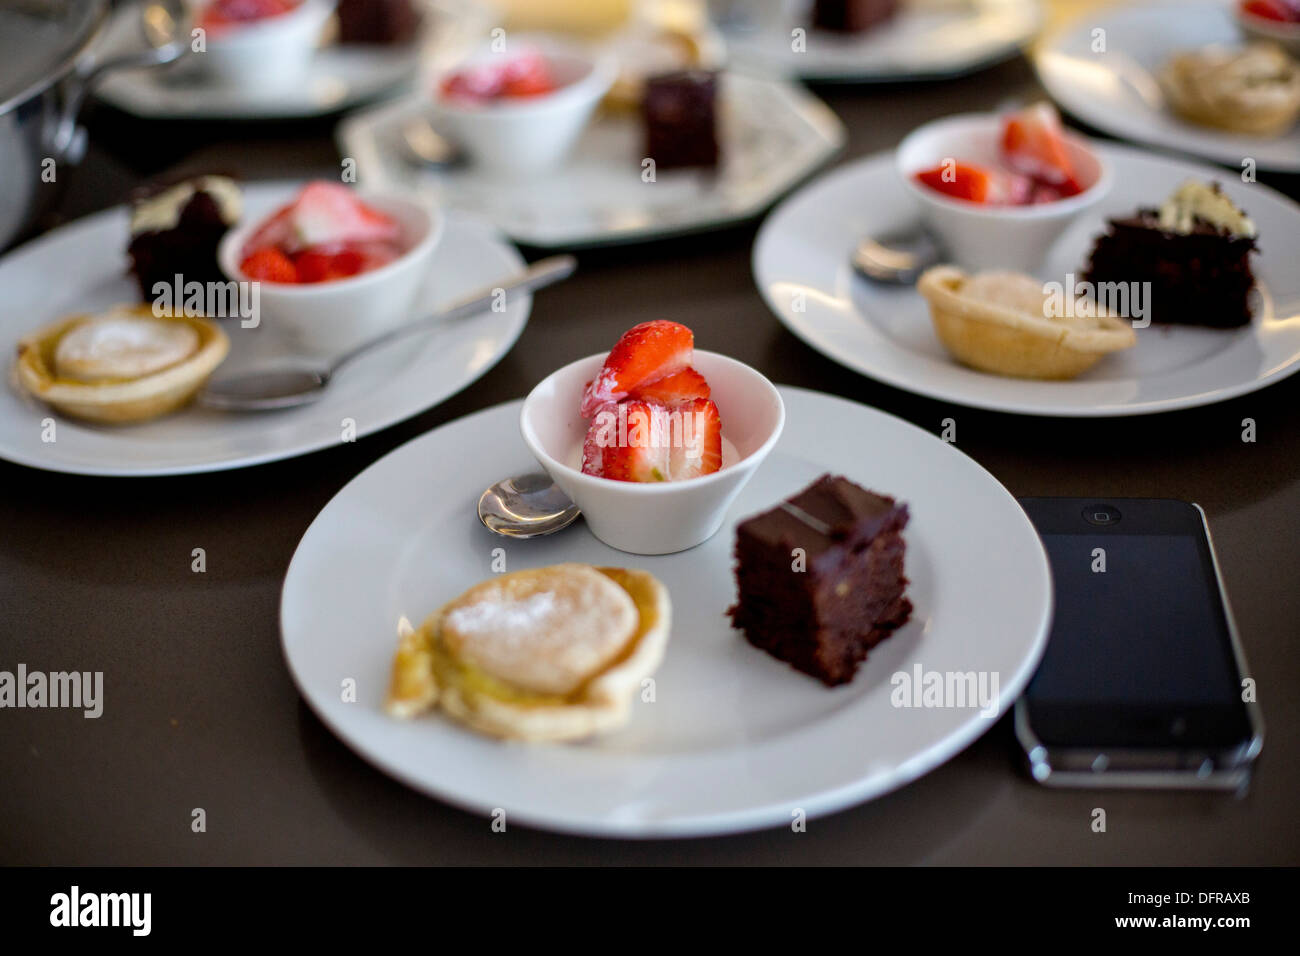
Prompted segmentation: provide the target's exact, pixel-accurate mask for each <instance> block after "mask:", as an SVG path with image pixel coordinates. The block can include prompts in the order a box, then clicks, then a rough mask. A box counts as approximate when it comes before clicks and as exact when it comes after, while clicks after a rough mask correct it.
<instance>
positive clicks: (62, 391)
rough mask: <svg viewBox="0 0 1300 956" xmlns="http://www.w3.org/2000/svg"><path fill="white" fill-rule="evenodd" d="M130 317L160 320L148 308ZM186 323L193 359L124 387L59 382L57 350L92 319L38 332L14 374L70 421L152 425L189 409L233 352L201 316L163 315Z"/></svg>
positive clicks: (24, 342)
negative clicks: (194, 340)
mask: <svg viewBox="0 0 1300 956" xmlns="http://www.w3.org/2000/svg"><path fill="white" fill-rule="evenodd" d="M130 311H131V312H133V313H135V314H137V315H139V316H140V317H141V318H157V317H158V316H155V315H154V312H153V308H152V307H151V306H148V305H140V306H136V307H135V308H134V309H131V310H130ZM161 317H162V318H166V319H169V320H170V321H173V322H184V323H186V324H187V325H189V326H190V327H191V328H193V329H194V330H195V331H196V332H197V333H198V336H199V347H198V350H197V351H195V352H194V354H193V355H191V356H189V357H188V358H186V359H184V360H182V361H180V362H177V363H176V364H175V365H170V366H168V367H167V368H165V369H162V370H161V371H158V372H154V373H152V374H150V375H142V376H140V377H139V378H133V379H126V380H123V381H120V382H78V381H73V380H71V379H61V378H58V377H57V375H56V374H55V371H54V350H55V348H57V347H58V344H59V340H60V339H61V338H62V337H63V335H64V334H65V333H66V332H68V331H70V330H71V329H72V328H73V327H75V326H76V325H78V324H80V323H82V322H85V321H87V320H89V319H91V318H93V316H91V315H73V316H69V317H68V318H65V319H60V320H59V321H58V322H55V323H53V324H52V325H47V326H45V327H44V328H40V329H37V330H36V331H35V332H32V333H30V334H29V335H26V336H24V337H23V338H22V339H21V340H19V342H18V357H17V359H16V361H15V363H14V371H15V374H16V377H17V379H18V383H19V384H20V385H21V386H22V387H23V389H24V390H25V391H27V392H28V393H29V394H30V395H32V396H33V397H35V398H38V399H40V400H41V401H43V402H45V403H47V404H48V405H50V406H51V407H53V408H54V409H55V410H56V411H59V412H61V413H62V414H64V415H67V416H69V417H70V418H80V419H83V420H85V421H90V422H99V423H101V424H109V425H125V424H130V423H132V422H143V421H148V420H149V419H151V418H157V417H158V416H160V415H165V414H167V413H168V412H171V411H175V410H176V409H177V408H179V407H181V406H182V405H184V404H185V403H186V402H188V401H189V400H190V399H191V398H193V397H194V394H195V393H196V392H197V391H198V390H199V389H200V388H202V387H203V384H204V382H206V381H207V380H208V376H210V375H211V374H212V372H213V371H214V370H215V369H216V367H217V366H218V365H220V364H221V362H222V360H224V359H225V357H226V353H227V352H229V351H230V340H229V339H228V338H227V337H226V333H225V332H223V331H222V330H221V329H220V328H219V327H218V326H217V325H216V323H214V322H211V321H209V320H208V319H205V318H201V317H199V316H196V315H170V316H161Z"/></svg>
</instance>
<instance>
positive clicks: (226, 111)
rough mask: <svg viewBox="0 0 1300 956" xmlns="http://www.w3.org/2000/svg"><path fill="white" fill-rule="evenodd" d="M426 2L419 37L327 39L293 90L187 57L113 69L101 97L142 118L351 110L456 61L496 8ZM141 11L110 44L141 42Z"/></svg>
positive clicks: (122, 19)
mask: <svg viewBox="0 0 1300 956" xmlns="http://www.w3.org/2000/svg"><path fill="white" fill-rule="evenodd" d="M419 6H420V7H421V8H422V10H423V21H422V24H421V36H420V38H419V39H418V40H416V41H413V42H411V43H406V44H400V45H395V46H383V45H366V44H338V43H328V42H327V43H325V44H324V45H323V46H322V47H321V48H320V50H318V51H317V53H316V55H315V56H314V57H313V59H312V63H311V67H310V70H309V73H308V77H307V81H306V82H305V83H304V84H303V85H302V86H301V87H298V88H295V89H291V90H289V91H287V92H286V91H279V90H277V91H276V92H275V94H274V95H265V96H262V95H257V94H250V93H249V92H247V91H245V90H240V89H232V88H225V87H222V86H219V85H215V84H213V83H211V82H209V81H207V80H206V79H205V78H204V77H203V76H201V75H200V74H199V73H198V72H197V71H196V70H195V69H194V66H193V64H192V63H187V62H185V61H184V60H182V61H181V62H179V63H177V64H176V65H175V66H174V67H171V68H167V69H162V70H126V71H122V72H120V73H114V74H112V75H110V76H108V77H105V79H104V81H103V82H102V83H101V84H100V86H99V87H98V88H97V89H96V95H97V96H98V97H99V98H100V99H102V100H104V101H105V102H107V103H110V104H112V105H113V106H116V107H117V108H118V109H120V110H124V111H125V112H127V113H131V114H133V115H135V116H139V117H141V118H143V119H208V120H252V119H289V118H295V117H309V116H322V115H325V114H328V113H333V112H337V111H339V110H343V109H349V108H351V107H354V106H357V105H360V104H362V103H366V102H369V101H372V100H375V99H378V98H380V97H382V96H384V95H386V94H391V93H394V92H397V91H399V90H400V89H401V88H402V87H403V86H404V85H406V84H409V83H410V82H411V81H413V80H414V79H415V78H416V76H417V75H418V73H419V71H420V69H421V67H422V66H425V65H427V64H429V63H430V62H438V61H440V60H442V59H443V58H454V57H455V56H457V55H459V54H460V53H461V52H462V51H464V50H465V49H467V48H469V47H470V46H472V45H473V44H475V43H477V42H479V41H480V40H481V39H482V38H483V37H484V36H486V35H487V31H488V30H489V29H490V27H491V23H492V18H491V13H490V12H489V10H488V9H487V8H484V7H482V6H481V5H479V4H476V3H474V2H473V0H420V2H419ZM138 16H139V10H138V8H137V7H136V6H135V5H134V4H128V5H126V6H124V7H122V8H120V9H119V10H118V11H117V13H116V15H115V16H114V17H113V20H112V22H111V23H110V24H109V27H108V30H107V32H106V34H105V39H104V44H105V48H107V49H119V48H129V47H131V46H132V44H134V45H137V46H138V45H139V40H138V39H137V37H138V36H139V32H140V25H139V22H138ZM195 55H199V54H192V56H195Z"/></svg>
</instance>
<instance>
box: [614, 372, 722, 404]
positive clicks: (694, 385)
mask: <svg viewBox="0 0 1300 956" xmlns="http://www.w3.org/2000/svg"><path fill="white" fill-rule="evenodd" d="M709 393H710V390H709V383H708V382H707V381H705V379H704V376H703V375H701V374H700V373H699V372H697V371H695V369H693V368H691V367H689V366H687V367H686V368H684V369H682V370H681V371H680V372H674V373H673V374H672V375H667V376H665V377H664V378H661V379H659V380H658V381H655V382H650V383H649V384H647V385H642V386H640V387H639V388H637V389H635V390H634V391H633V392H632V394H631V395H630V396H629V397H630V398H640V399H644V400H645V401H647V402H659V403H660V404H663V405H678V404H680V403H682V402H693V401H694V400H695V399H697V398H708V397H709Z"/></svg>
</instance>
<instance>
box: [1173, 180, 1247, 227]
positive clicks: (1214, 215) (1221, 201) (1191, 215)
mask: <svg viewBox="0 0 1300 956" xmlns="http://www.w3.org/2000/svg"><path fill="white" fill-rule="evenodd" d="M1197 219H1203V220H1205V221H1206V222H1208V223H1209V224H1210V225H1212V226H1214V227H1215V228H1217V229H1224V230H1227V231H1228V232H1229V233H1231V234H1232V235H1234V236H1250V237H1253V236H1254V235H1255V224H1254V223H1253V222H1252V221H1251V220H1250V218H1249V217H1248V216H1247V215H1246V214H1245V213H1244V212H1242V211H1241V210H1240V209H1238V208H1237V206H1236V204H1234V203H1233V201H1232V200H1231V199H1229V198H1228V197H1227V196H1226V195H1224V193H1223V192H1222V191H1221V190H1220V189H1219V188H1218V187H1217V186H1215V185H1212V184H1210V183H1203V182H1198V181H1196V180H1188V181H1187V182H1185V183H1183V184H1182V185H1181V186H1179V187H1178V188H1177V189H1176V190H1175V191H1174V193H1173V195H1172V196H1170V197H1169V198H1168V199H1166V200H1165V201H1164V203H1163V204H1162V205H1161V206H1160V228H1161V229H1164V230H1165V231H1166V232H1176V233H1181V234H1183V235H1187V234H1188V233H1190V232H1191V231H1192V229H1193V227H1194V225H1195V222H1196V220H1197Z"/></svg>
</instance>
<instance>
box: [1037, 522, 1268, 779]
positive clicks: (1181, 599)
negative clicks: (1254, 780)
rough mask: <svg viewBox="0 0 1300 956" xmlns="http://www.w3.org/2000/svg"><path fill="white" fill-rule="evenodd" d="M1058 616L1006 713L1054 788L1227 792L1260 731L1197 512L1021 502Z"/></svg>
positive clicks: (1245, 773) (1242, 775)
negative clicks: (1047, 570) (1042, 553)
mask: <svg viewBox="0 0 1300 956" xmlns="http://www.w3.org/2000/svg"><path fill="white" fill-rule="evenodd" d="M1020 504H1021V505H1022V507H1024V509H1025V512H1026V513H1027V514H1028V515H1029V517H1030V520H1032V521H1033V523H1034V525H1035V527H1036V528H1037V529H1038V533H1039V536H1040V537H1041V538H1042V540H1043V546H1044V548H1045V549H1046V551H1047V556H1048V560H1049V562H1050V564H1051V567H1052V579H1053V583H1054V586H1055V587H1054V590H1055V615H1054V619H1053V622H1052V630H1051V635H1050V637H1049V638H1048V642H1047V649H1046V651H1045V652H1044V654H1043V660H1042V662H1041V663H1040V664H1039V667H1038V671H1037V672H1036V673H1035V674H1034V677H1033V678H1032V680H1031V681H1030V682H1029V686H1028V688H1027V689H1026V691H1025V694H1024V695H1023V696H1022V697H1021V699H1020V700H1019V701H1018V702H1017V704H1016V715H1015V724H1016V736H1017V738H1018V739H1019V741H1020V744H1021V746H1022V747H1023V748H1024V751H1025V755H1026V757H1027V758H1028V761H1029V770H1030V773H1031V774H1032V775H1033V777H1034V778H1035V779H1036V780H1038V781H1039V782H1041V783H1044V784H1048V785H1052V786H1089V787H1094V786H1137V787H1217V788H1223V789H1237V788H1240V787H1243V786H1244V785H1245V783H1246V782H1247V781H1248V780H1249V774H1250V767H1251V764H1252V762H1253V761H1254V759H1255V757H1256V756H1257V755H1258V754H1259V751H1260V748H1261V747H1262V745H1263V723H1262V721H1261V719H1260V714H1259V707H1258V704H1257V703H1256V702H1255V699H1254V694H1253V693H1252V687H1251V684H1250V682H1249V681H1247V680H1246V677H1247V676H1248V674H1249V671H1248V670H1247V668H1246V662H1245V659H1244V656H1243V654H1242V651H1241V645H1240V642H1239V641H1238V639H1237V632H1236V628H1235V626H1234V625H1233V621H1232V613H1231V611H1230V610H1229V607H1228V600H1227V595H1226V594H1225V593H1224V588H1223V580H1222V577H1221V576H1220V574H1219V568H1218V562H1217V561H1216V560H1215V556H1214V548H1213V545H1212V544H1211V541H1210V531H1209V527H1208V525H1207V524H1206V521H1205V513H1204V512H1203V511H1202V510H1201V509H1200V507H1199V506H1197V505H1194V504H1189V503H1187V502H1185V501H1172V500H1169V499H1160V498H1105V499H1086V498H1021V499H1020Z"/></svg>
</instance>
